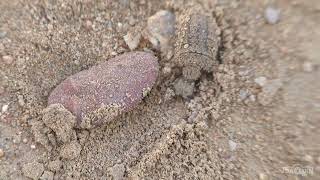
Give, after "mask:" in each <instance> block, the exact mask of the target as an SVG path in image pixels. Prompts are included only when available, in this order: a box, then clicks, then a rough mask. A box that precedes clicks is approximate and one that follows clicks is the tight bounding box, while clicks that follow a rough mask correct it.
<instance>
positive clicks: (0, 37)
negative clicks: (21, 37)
mask: <svg viewBox="0 0 320 180" xmlns="http://www.w3.org/2000/svg"><path fill="white" fill-rule="evenodd" d="M6 35H7V32H5V31H0V39H2V38H4V37H6Z"/></svg>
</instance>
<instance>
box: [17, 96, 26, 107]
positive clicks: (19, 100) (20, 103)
mask: <svg viewBox="0 0 320 180" xmlns="http://www.w3.org/2000/svg"><path fill="white" fill-rule="evenodd" d="M18 103H19V105H20V106H24V104H25V102H24V98H23V96H22V95H18Z"/></svg>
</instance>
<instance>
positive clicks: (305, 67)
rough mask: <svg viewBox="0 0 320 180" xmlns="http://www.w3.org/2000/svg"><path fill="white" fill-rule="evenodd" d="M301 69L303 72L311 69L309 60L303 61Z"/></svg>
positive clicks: (311, 65)
mask: <svg viewBox="0 0 320 180" xmlns="http://www.w3.org/2000/svg"><path fill="white" fill-rule="evenodd" d="M303 70H304V71H305V72H312V70H313V64H312V63H311V62H305V63H303Z"/></svg>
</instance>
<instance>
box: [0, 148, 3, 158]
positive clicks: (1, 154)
mask: <svg viewBox="0 0 320 180" xmlns="http://www.w3.org/2000/svg"><path fill="white" fill-rule="evenodd" d="M2 157H4V151H3V149H0V158H2Z"/></svg>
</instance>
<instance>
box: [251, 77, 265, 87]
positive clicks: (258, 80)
mask: <svg viewBox="0 0 320 180" xmlns="http://www.w3.org/2000/svg"><path fill="white" fill-rule="evenodd" d="M254 82H255V83H257V84H258V85H259V86H261V87H263V86H264V85H265V84H266V83H267V78H266V77H264V76H261V77H257V78H256V79H254Z"/></svg>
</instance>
